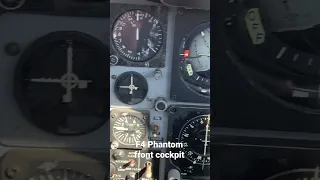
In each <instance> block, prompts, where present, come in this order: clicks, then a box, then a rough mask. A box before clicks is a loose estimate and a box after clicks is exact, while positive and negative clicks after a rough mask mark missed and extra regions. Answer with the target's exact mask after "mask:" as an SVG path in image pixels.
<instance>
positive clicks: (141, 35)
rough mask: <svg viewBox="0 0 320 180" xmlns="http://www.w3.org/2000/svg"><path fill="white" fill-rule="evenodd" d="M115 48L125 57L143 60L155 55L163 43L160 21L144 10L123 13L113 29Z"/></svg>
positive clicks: (132, 59)
mask: <svg viewBox="0 0 320 180" xmlns="http://www.w3.org/2000/svg"><path fill="white" fill-rule="evenodd" d="M112 40H113V43H114V47H115V49H116V50H117V51H118V53H119V54H120V55H121V56H122V57H123V58H125V59H127V60H130V61H137V62H143V61H147V60H149V59H151V58H152V57H154V56H155V55H156V54H157V53H158V52H159V50H160V48H161V46H162V43H163V30H162V27H161V24H160V21H159V20H157V19H156V18H155V17H154V16H153V15H151V14H150V13H148V12H145V11H142V10H130V11H127V12H125V13H123V14H121V15H120V16H119V17H118V19H117V20H116V21H115V23H114V26H113V29H112Z"/></svg>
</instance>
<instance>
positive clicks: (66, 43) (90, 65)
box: [14, 31, 109, 135]
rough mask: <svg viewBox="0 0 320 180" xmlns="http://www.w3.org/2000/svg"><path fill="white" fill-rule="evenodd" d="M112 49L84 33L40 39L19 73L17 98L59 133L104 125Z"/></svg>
mask: <svg viewBox="0 0 320 180" xmlns="http://www.w3.org/2000/svg"><path fill="white" fill-rule="evenodd" d="M106 51H107V50H106V48H105V46H104V45H103V44H102V43H101V42H100V41H98V40H96V39H95V38H93V37H91V36H88V35H86V34H83V33H80V32H69V31H61V32H54V33H50V34H48V35H46V36H44V37H42V38H40V39H38V40H36V41H35V42H34V43H33V44H32V45H31V46H30V47H29V48H28V49H27V50H26V51H25V52H24V54H23V55H22V56H21V57H20V60H19V62H18V64H17V66H16V71H15V82H14V83H15V84H14V88H15V97H16V100H17V102H18V104H19V106H20V108H21V110H22V112H23V113H24V114H25V116H26V117H27V118H28V119H29V120H30V121H31V122H32V123H33V124H35V125H36V126H38V127H39V128H41V129H43V130H45V131H48V132H51V133H55V134H59V135H77V134H84V133H89V132H92V131H94V130H96V129H97V128H99V127H101V126H102V125H103V124H104V123H105V122H106V118H105V117H106V115H107V112H108V110H107V108H108V106H109V102H108V101H107V99H108V95H107V94H106V93H105V92H106V91H107V85H106V83H105V82H106V81H107V77H108V75H107V67H108V64H107V62H106V59H108V58H109V55H108V54H107V53H106ZM44 119H45V120H44Z"/></svg>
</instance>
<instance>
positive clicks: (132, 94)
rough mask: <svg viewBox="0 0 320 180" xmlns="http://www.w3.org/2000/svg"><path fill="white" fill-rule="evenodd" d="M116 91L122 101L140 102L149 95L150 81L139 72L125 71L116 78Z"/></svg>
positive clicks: (126, 102) (127, 102)
mask: <svg viewBox="0 0 320 180" xmlns="http://www.w3.org/2000/svg"><path fill="white" fill-rule="evenodd" d="M114 92H115V94H116V96H117V98H118V99H119V100H120V101H121V102H123V103H125V104H129V105H134V104H138V103H140V102H142V101H143V100H144V99H145V97H146V96H147V93H148V83H147V80H146V79H145V78H144V77H143V76H142V75H141V74H139V73H137V72H133V71H129V72H125V73H123V74H121V75H120V76H119V77H118V78H117V79H116V81H115V84H114Z"/></svg>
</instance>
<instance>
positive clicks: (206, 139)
mask: <svg viewBox="0 0 320 180" xmlns="http://www.w3.org/2000/svg"><path fill="white" fill-rule="evenodd" d="M209 122H210V118H209V119H208V121H207V125H206V138H205V141H204V152H203V155H204V156H205V155H206V154H207V146H208V132H209ZM205 161H206V159H205V158H204V159H203V163H202V170H203V169H204V163H205Z"/></svg>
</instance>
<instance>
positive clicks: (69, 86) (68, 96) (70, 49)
mask: <svg viewBox="0 0 320 180" xmlns="http://www.w3.org/2000/svg"><path fill="white" fill-rule="evenodd" d="M72 61H73V44H72V41H69V42H68V49H67V84H66V85H67V87H66V90H67V93H66V94H65V95H64V96H63V99H64V102H72V91H71V90H72V77H71V74H72V63H73V62H72Z"/></svg>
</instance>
